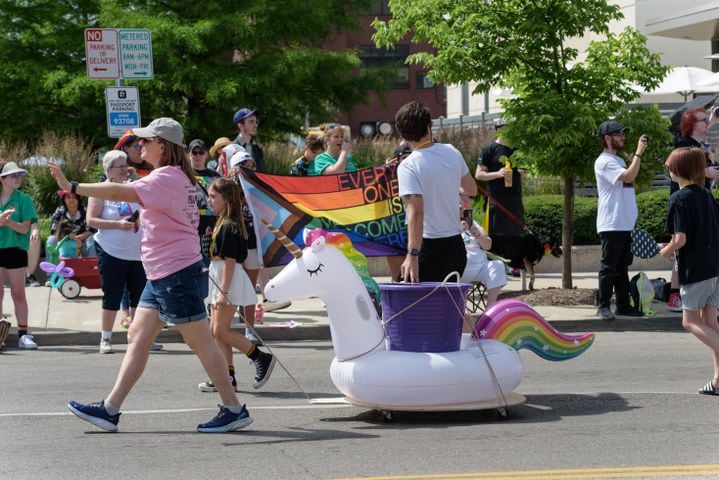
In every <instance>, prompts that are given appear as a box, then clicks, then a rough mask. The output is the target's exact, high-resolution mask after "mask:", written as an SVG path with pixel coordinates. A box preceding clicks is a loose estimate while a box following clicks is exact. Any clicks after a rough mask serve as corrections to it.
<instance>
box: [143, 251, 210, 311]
mask: <svg viewBox="0 0 719 480" xmlns="http://www.w3.org/2000/svg"><path fill="white" fill-rule="evenodd" d="M208 283H209V278H208V270H207V268H206V267H205V264H204V263H203V262H202V261H199V262H197V263H195V264H193V265H190V266H189V267H185V268H183V269H182V270H180V271H179V272H175V273H173V274H171V275H168V276H167V277H164V278H161V279H159V280H150V279H148V280H147V284H146V285H145V290H143V292H142V295H141V296H140V303H139V304H138V307H140V308H150V309H153V310H158V311H159V312H160V320H162V321H163V322H167V323H173V324H178V323H188V322H194V321H197V320H205V319H206V318H207V310H206V309H205V298H206V297H207V290H208Z"/></svg>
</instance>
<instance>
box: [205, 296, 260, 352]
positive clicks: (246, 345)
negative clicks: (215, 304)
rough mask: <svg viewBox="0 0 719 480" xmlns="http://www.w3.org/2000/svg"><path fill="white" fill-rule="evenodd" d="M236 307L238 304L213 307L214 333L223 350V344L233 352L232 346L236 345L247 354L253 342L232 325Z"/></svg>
mask: <svg viewBox="0 0 719 480" xmlns="http://www.w3.org/2000/svg"><path fill="white" fill-rule="evenodd" d="M236 308H237V307H236V306H234V305H232V306H227V307H225V308H213V309H212V334H213V335H214V337H215V340H217V343H218V345H220V350H222V345H226V346H227V347H228V349H229V350H230V352H232V347H235V348H236V349H237V350H239V351H241V352H242V353H245V354H246V353H248V352H249V351H250V350H251V349H252V342H250V341H249V340H248V339H247V338H246V337H245V336H244V335H242V334H241V333H239V332H238V331H236V330H233V329H232V328H231V327H230V325H231V324H232V319H233V318H234V316H235V309H236ZM231 355H232V354H231V353H230V360H231V358H232V356H231ZM228 364H229V363H228Z"/></svg>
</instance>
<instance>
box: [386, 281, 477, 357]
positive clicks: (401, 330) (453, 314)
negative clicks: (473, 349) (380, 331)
mask: <svg viewBox="0 0 719 480" xmlns="http://www.w3.org/2000/svg"><path fill="white" fill-rule="evenodd" d="M438 285H440V283H439V282H424V283H382V284H380V286H379V288H380V292H381V298H382V320H383V321H385V322H386V321H387V320H389V319H392V320H391V321H390V322H389V323H387V324H385V330H386V332H387V336H388V337H389V349H390V350H401V351H404V352H454V351H457V350H459V343H460V340H461V339H462V325H463V324H464V311H465V307H466V301H467V294H468V293H469V290H470V289H471V288H472V285H471V284H469V283H446V284H444V285H443V286H440V287H439V288H437V289H436V290H434V289H435V288H436V287H437V286H438ZM432 290H434V291H432ZM430 292H431V293H430ZM414 302H418V303H417V304H416V305H413V306H412V307H410V308H408V309H407V310H405V311H404V312H402V310H404V309H405V308H407V307H409V306H410V305H412V304H413V303H414ZM455 304H456V305H457V306H458V307H459V310H460V311H461V312H462V314H460V313H459V312H458V311H457V307H456V306H455ZM399 312H402V313H401V314H399V315H397V316H395V315H396V314H397V313H399ZM392 317H394V318H392Z"/></svg>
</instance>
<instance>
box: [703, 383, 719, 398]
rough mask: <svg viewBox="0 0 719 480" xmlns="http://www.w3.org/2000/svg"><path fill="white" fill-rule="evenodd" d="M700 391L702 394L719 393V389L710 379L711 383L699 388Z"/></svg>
mask: <svg viewBox="0 0 719 480" xmlns="http://www.w3.org/2000/svg"><path fill="white" fill-rule="evenodd" d="M699 393H701V394H702V395H719V391H717V389H716V387H714V384H713V383H712V381H711V380H710V381H709V383H707V384H706V385H704V387H702V389H701V390H699Z"/></svg>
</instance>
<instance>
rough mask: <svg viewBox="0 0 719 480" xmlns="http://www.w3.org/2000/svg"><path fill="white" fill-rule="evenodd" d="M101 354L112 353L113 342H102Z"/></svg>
mask: <svg viewBox="0 0 719 480" xmlns="http://www.w3.org/2000/svg"><path fill="white" fill-rule="evenodd" d="M100 353H112V342H110V340H109V339H107V340H104V339H103V340H100Z"/></svg>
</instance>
